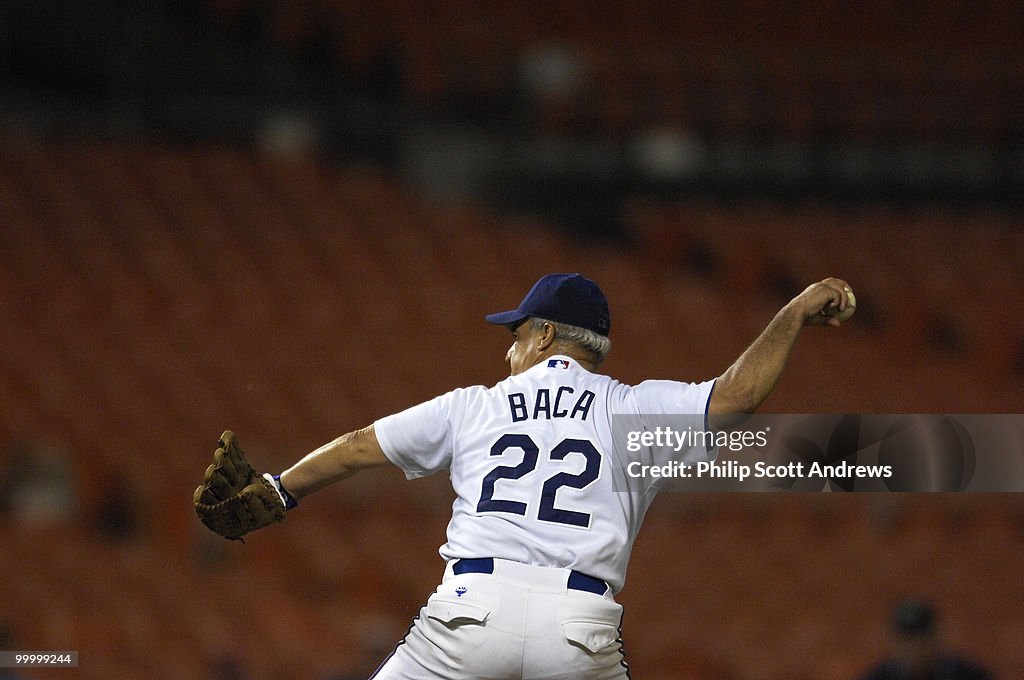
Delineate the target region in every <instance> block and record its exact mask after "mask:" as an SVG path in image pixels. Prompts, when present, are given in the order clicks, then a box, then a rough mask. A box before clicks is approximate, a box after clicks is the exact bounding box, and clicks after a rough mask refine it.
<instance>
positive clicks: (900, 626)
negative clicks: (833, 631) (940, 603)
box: [863, 600, 993, 680]
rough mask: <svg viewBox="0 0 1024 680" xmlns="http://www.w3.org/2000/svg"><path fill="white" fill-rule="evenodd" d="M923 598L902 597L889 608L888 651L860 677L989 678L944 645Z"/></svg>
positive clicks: (868, 679) (886, 679)
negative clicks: (904, 598) (890, 649)
mask: <svg viewBox="0 0 1024 680" xmlns="http://www.w3.org/2000/svg"><path fill="white" fill-rule="evenodd" d="M935 618H936V612H935V609H934V608H933V607H932V605H930V604H929V603H927V602H924V601H919V600H905V601H903V602H900V603H899V604H897V605H896V607H895V608H894V609H893V612H892V622H891V626H892V651H891V654H890V656H889V658H887V659H885V660H884V661H882V662H881V663H880V664H879V665H877V666H876V667H874V668H873V669H872V670H870V671H869V672H868V673H867V674H866V675H864V676H863V680H989V679H990V678H992V677H993V676H992V675H991V674H990V673H989V672H988V671H987V670H985V669H984V668H982V667H981V666H979V665H977V664H975V663H974V662H973V661H969V660H967V659H966V658H963V657H961V656H959V655H958V654H956V653H955V652H953V651H951V650H949V649H947V648H946V647H945V646H944V644H943V642H942V640H941V637H940V635H939V633H938V630H937V627H936V621H935Z"/></svg>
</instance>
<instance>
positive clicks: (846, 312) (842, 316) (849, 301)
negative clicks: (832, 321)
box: [832, 288, 857, 321]
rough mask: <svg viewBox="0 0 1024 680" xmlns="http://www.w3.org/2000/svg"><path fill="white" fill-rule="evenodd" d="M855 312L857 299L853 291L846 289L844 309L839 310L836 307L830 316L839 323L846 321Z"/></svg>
mask: <svg viewBox="0 0 1024 680" xmlns="http://www.w3.org/2000/svg"><path fill="white" fill-rule="evenodd" d="M855 311H857V298H856V297H855V296H854V294H853V291H852V290H850V289H849V288H847V289H846V309H843V310H840V309H839V308H838V307H837V308H836V310H835V311H834V312H833V313H832V316H834V317H835V318H837V319H839V320H840V321H846V320H847V319H849V318H850V317H851V316H853V313H854V312H855Z"/></svg>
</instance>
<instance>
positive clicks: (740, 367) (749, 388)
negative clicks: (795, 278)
mask: <svg viewBox="0 0 1024 680" xmlns="http://www.w3.org/2000/svg"><path fill="white" fill-rule="evenodd" d="M855 304H856V302H855V299H854V297H853V291H852V290H851V289H850V286H849V285H848V284H847V283H846V282H845V281H843V280H842V279H836V278H828V279H825V280H824V281H820V282H818V283H815V284H812V285H810V286H808V287H807V288H806V289H805V290H804V291H803V292H802V293H800V294H799V295H797V296H796V297H795V298H793V299H792V300H791V301H790V302H789V303H788V304H786V306H785V307H783V308H782V309H780V310H779V312H778V313H777V314H776V315H775V318H773V319H772V320H771V322H770V323H769V324H768V326H767V327H766V328H765V329H764V331H762V333H761V335H759V336H758V338H757V339H756V340H754V342H753V343H752V344H751V345H750V347H748V348H747V349H746V351H744V352H743V354H741V355H740V357H739V358H738V359H737V360H736V361H735V362H734V363H733V364H732V366H730V367H729V368H728V369H727V370H726V371H725V373H723V374H722V375H721V376H719V378H718V380H717V381H716V382H715V390H714V392H713V393H712V395H711V403H710V404H709V405H708V412H709V414H710V415H716V416H722V415H730V414H737V413H753V412H754V411H756V410H757V408H758V407H759V406H760V405H761V404H762V403H763V402H764V400H765V399H767V398H768V395H769V394H771V392H772V390H773V389H774V388H775V385H776V383H778V381H779V377H780V376H781V375H782V371H783V369H784V368H785V367H786V361H787V360H788V359H789V354H790V352H791V351H792V349H793V346H794V345H795V344H796V339H797V337H798V336H799V335H800V330H801V329H802V328H803V327H804V326H824V325H828V326H839V324H840V323H841V322H840V317H843V318H849V314H850V313H852V309H853V306H854V305H855Z"/></svg>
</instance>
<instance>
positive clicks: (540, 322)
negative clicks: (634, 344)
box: [530, 316, 612, 366]
mask: <svg viewBox="0 0 1024 680" xmlns="http://www.w3.org/2000/svg"><path fill="white" fill-rule="evenodd" d="M546 323H549V324H551V326H552V327H553V328H554V329H555V340H556V341H561V342H564V343H567V344H570V345H575V346H576V347H578V348H580V349H582V350H584V351H585V352H589V353H590V355H591V356H592V357H593V360H594V363H595V364H596V365H598V366H600V365H601V362H603V361H604V360H605V357H607V356H608V352H610V351H611V349H612V341H611V340H609V339H608V338H607V337H606V336H604V335H600V334H598V333H595V332H594V331H592V330H588V329H586V328H580V327H579V326H570V325H569V324H566V323H559V322H557V321H550V320H548V319H541V318H539V317H536V316H532V317H530V325H531V327H532V328H533V329H534V330H541V329H542V328H544V324H546Z"/></svg>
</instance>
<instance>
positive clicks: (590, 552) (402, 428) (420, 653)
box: [195, 274, 853, 680]
mask: <svg viewBox="0 0 1024 680" xmlns="http://www.w3.org/2000/svg"><path fill="white" fill-rule="evenodd" d="M852 299H853V298H852V291H851V290H850V288H849V286H847V285H846V283H845V282H844V281H842V280H839V279H834V278H830V279H826V280H824V281H821V282H819V283H815V284H813V285H811V286H809V287H808V288H807V289H806V290H804V291H803V292H802V293H801V294H799V295H798V296H796V297H795V298H794V299H793V300H792V301H790V302H789V303H788V304H787V305H786V306H785V307H783V308H782V309H781V310H780V311H779V312H778V313H777V314H776V316H775V318H774V319H773V320H772V321H771V323H770V324H769V325H768V326H767V328H766V329H765V330H764V331H763V332H762V333H761V335H760V336H759V337H758V338H757V340H755V341H754V343H753V344H752V345H751V346H750V347H749V348H748V349H747V350H746V351H745V352H744V353H743V354H742V355H741V356H740V357H739V359H738V360H737V361H736V362H735V363H734V364H733V365H732V366H731V367H729V369H728V370H726V371H725V373H723V374H722V375H721V376H719V377H718V378H715V379H713V380H709V381H707V382H700V383H685V382H674V381H668V380H649V381H646V382H642V383H640V384H638V385H635V386H631V385H625V384H622V383H620V382H618V381H616V380H614V379H613V378H610V377H608V376H605V375H602V374H600V373H598V372H597V369H598V368H599V367H600V365H601V363H602V361H603V360H604V358H605V356H606V355H607V354H608V351H609V348H610V343H609V340H608V334H609V331H610V330H611V317H610V315H609V310H608V303H607V300H606V298H605V296H604V294H603V293H602V292H601V290H600V289H599V288H598V286H597V285H596V284H595V283H594V282H592V281H590V280H589V279H587V278H585V277H583V276H580V275H579V274H549V275H547V276H544V277H543V278H541V279H540V280H539V281H537V283H536V284H535V285H534V286H533V288H532V289H531V290H530V291H529V292H528V293H527V295H526V297H525V298H524V299H523V301H522V302H521V303H520V305H519V306H518V307H517V308H516V309H514V310H512V311H508V312H502V313H498V314H491V315H489V316H487V317H486V318H487V321H489V322H490V323H493V324H497V325H501V326H504V327H506V328H507V329H509V331H511V333H512V339H513V341H512V346H511V347H510V348H509V350H508V353H507V354H506V356H505V360H506V362H507V364H508V367H509V374H510V375H509V377H508V378H506V379H504V380H502V381H501V382H499V383H497V384H496V385H494V386H492V387H484V386H475V387H468V388H464V389H456V390H454V391H452V392H449V393H447V394H445V395H442V396H439V397H437V398H435V399H432V400H430V401H427V402H425V403H422V404H419V405H417V406H413V407H411V408H409V409H407V410H405V411H402V412H400V413H396V414H394V415H390V416H387V417H385V418H381V419H380V420H377V421H376V422H375V423H373V424H372V425H370V426H368V427H365V428H363V429H361V430H356V431H354V432H351V433H349V434H346V435H344V436H342V437H340V438H338V439H336V440H335V441H333V442H330V443H329V444H326V445H324V446H322V447H321V448H319V449H317V450H315V451H313V452H312V453H310V454H309V455H307V456H305V457H304V458H302V459H301V460H299V461H298V462H297V463H296V464H295V465H293V466H292V467H290V468H288V469H287V470H285V471H284V472H283V473H282V474H281V475H279V476H276V477H275V476H271V475H269V474H266V475H262V476H261V475H259V474H257V473H255V471H253V470H252V468H251V467H250V466H249V465H248V464H247V463H246V462H245V459H244V456H243V455H242V454H241V450H240V449H239V448H238V445H237V440H236V439H235V437H234V435H233V434H232V433H230V432H225V434H224V437H223V438H222V441H221V448H220V449H218V451H217V453H216V454H215V463H214V465H213V466H211V467H210V469H209V470H208V471H207V476H206V477H207V478H206V481H205V483H204V485H203V486H201V487H200V488H199V489H197V490H196V497H195V502H196V508H197V512H198V513H199V515H200V518H201V519H202V520H203V521H204V523H206V524H207V526H209V527H210V528H211V529H213V530H214V531H217V532H218V533H221V534H222V535H225V536H227V537H229V538H238V537H240V536H241V535H242V534H244V533H245V532H247V531H249V530H251V529H253V528H258V527H259V526H262V525H265V524H269V523H271V522H273V521H279V520H280V519H282V518H283V516H284V512H285V509H286V508H288V509H290V508H293V507H295V506H296V505H297V502H298V499H301V498H303V497H305V496H307V495H308V494H310V493H312V492H314V491H316V490H318V489H321V488H323V487H325V486H328V485H330V484H333V483H334V482H337V481H340V480H342V479H345V478H347V477H349V476H351V475H353V474H354V473H356V472H358V471H359V470H362V469H364V468H368V467H374V466H382V465H395V466H397V467H398V468H400V469H401V470H402V471H403V472H405V474H406V476H407V477H408V478H410V479H411V478H416V477H423V476H426V475H430V474H434V473H436V472H439V471H447V472H448V474H449V475H450V476H451V482H452V486H453V488H454V491H455V493H456V500H455V502H454V504H453V507H452V518H451V521H450V523H449V524H448V530H447V542H446V543H445V544H444V545H443V546H441V548H440V553H441V556H442V557H443V558H444V561H445V568H444V574H443V577H442V579H441V583H440V585H439V586H438V587H437V589H436V590H435V591H434V593H433V594H431V595H430V597H429V599H428V600H427V603H426V604H425V605H424V606H423V608H422V609H421V610H420V613H419V616H418V617H417V618H416V619H415V621H414V623H413V625H412V627H411V628H410V630H409V632H408V633H407V634H406V636H405V638H404V639H403V640H402V641H401V642H400V643H399V644H398V646H397V647H396V649H395V650H394V652H393V653H392V654H391V655H390V656H389V657H388V658H387V659H386V660H385V661H384V662H383V663H382V664H381V666H380V667H379V668H378V669H377V671H376V673H375V674H374V675H373V676H372V677H373V678H376V679H378V680H399V679H401V680H434V679H439V678H448V679H451V680H499V679H500V680H512V679H516V680H520V679H521V680H542V679H543V680H556V679H563V680H570V679H571V680H580V679H588V680H591V679H592V680H604V679H611V678H628V677H629V670H628V667H627V665H626V662H625V659H624V655H623V651H622V643H621V639H620V633H619V626H620V623H621V617H622V608H621V606H620V605H619V604H618V603H617V602H616V601H615V595H616V593H618V592H619V590H620V589H621V588H622V587H623V584H624V581H625V573H626V565H627V562H628V560H629V556H630V551H631V548H632V545H633V541H634V539H635V538H636V535H637V532H638V531H639V529H640V525H641V522H642V521H643V518H644V513H645V512H646V510H647V508H648V506H649V505H650V503H651V501H652V500H653V497H654V493H653V491H652V487H650V486H649V485H646V486H645V485H640V484H637V485H633V486H629V485H626V486H621V485H615V484H613V479H622V477H623V476H622V475H621V474H618V475H617V474H616V472H620V471H621V470H622V469H623V468H625V466H626V464H627V463H628V462H629V461H628V460H626V459H625V456H626V455H627V454H626V453H625V452H624V451H623V450H622V447H616V446H615V445H614V443H613V422H614V421H613V419H614V417H616V416H629V417H633V418H642V417H643V416H644V414H652V415H658V414H691V415H693V416H696V417H699V418H700V420H701V422H702V424H703V422H704V419H705V418H706V417H707V416H708V415H716V414H723V415H724V414H738V413H749V412H752V411H754V410H755V409H756V408H757V407H758V406H759V405H760V404H761V403H762V402H763V401H764V399H765V398H766V397H767V396H768V394H769V393H770V392H771V390H772V389H773V387H774V386H775V384H776V381H777V380H778V378H779V376H780V374H781V372H782V370H783V366H784V365H785V362H786V359H787V357H788V355H789V353H790V350H791V349H792V347H793V345H794V343H795V341H796V339H797V336H798V334H799V332H800V330H801V328H802V327H803V326H806V325H832V326H838V325H839V323H840V321H839V317H840V316H843V317H844V318H845V317H848V314H849V311H850V308H852V305H851V301H852ZM702 426H703V425H702ZM677 455H678V456H679V458H680V459H684V460H687V461H695V460H704V459H707V458H708V457H709V456H712V457H713V456H714V455H715V452H714V451H713V450H712V451H709V450H708V449H706V448H705V447H703V446H700V447H693V448H690V449H684V450H681V451H679V452H678V453H677ZM654 490H656V489H654Z"/></svg>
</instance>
